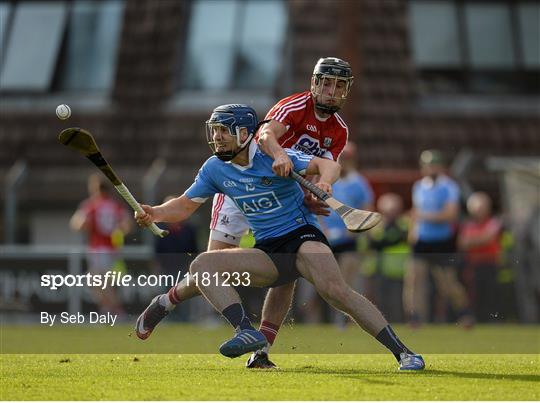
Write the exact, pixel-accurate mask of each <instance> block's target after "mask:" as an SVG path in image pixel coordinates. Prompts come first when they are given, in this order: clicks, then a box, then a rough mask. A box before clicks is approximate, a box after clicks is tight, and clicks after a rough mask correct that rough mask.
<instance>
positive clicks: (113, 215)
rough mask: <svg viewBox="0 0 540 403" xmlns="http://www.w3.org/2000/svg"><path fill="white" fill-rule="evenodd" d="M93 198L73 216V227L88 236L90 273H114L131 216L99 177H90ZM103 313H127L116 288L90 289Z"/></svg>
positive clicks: (89, 185)
mask: <svg viewBox="0 0 540 403" xmlns="http://www.w3.org/2000/svg"><path fill="white" fill-rule="evenodd" d="M88 193H89V195H90V197H89V198H88V199H86V200H84V201H83V202H82V203H81V204H80V205H79V208H78V209H77V211H75V213H74V214H73V216H72V217H71V221H70V225H71V228H72V229H74V230H76V231H84V232H85V233H86V235H87V244H88V249H87V263H88V271H89V272H90V273H92V274H100V275H103V274H105V273H106V272H107V271H114V268H115V265H116V263H117V261H118V260H120V259H121V258H120V256H119V250H120V249H121V247H122V246H123V243H124V235H125V234H127V233H128V232H129V231H130V230H131V217H130V215H129V214H128V212H127V210H126V209H125V208H124V206H123V205H122V204H121V203H120V202H119V201H117V200H115V199H113V198H112V197H111V195H110V188H109V184H108V182H106V181H105V180H104V178H102V177H101V175H100V174H93V175H90V177H89V178H88ZM91 290H92V293H93V295H94V298H95V299H96V303H97V305H98V307H99V310H100V312H103V313H106V312H110V313H113V314H119V315H123V314H124V309H123V307H122V304H121V302H120V300H119V298H118V296H117V294H116V290H115V289H114V287H105V288H104V289H101V287H93V288H91Z"/></svg>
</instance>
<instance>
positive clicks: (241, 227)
mask: <svg viewBox="0 0 540 403" xmlns="http://www.w3.org/2000/svg"><path fill="white" fill-rule="evenodd" d="M248 230H249V223H248V221H247V220H246V217H245V216H244V215H243V214H242V213H241V212H240V210H238V207H236V204H234V202H233V201H232V199H231V198H230V197H229V196H225V195H224V194H221V193H220V194H216V195H214V201H213V202H212V220H211V221H210V239H213V240H216V241H222V242H225V243H229V244H231V245H239V244H240V238H242V236H243V235H244V234H246V233H247V231H248Z"/></svg>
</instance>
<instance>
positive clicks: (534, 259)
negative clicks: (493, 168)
mask: <svg viewBox="0 0 540 403" xmlns="http://www.w3.org/2000/svg"><path fill="white" fill-rule="evenodd" d="M534 203H535V204H533V205H531V206H530V208H528V209H525V210H526V211H527V214H526V215H524V216H525V218H526V219H525V221H524V222H523V223H521V225H519V226H518V227H517V229H516V230H515V231H514V232H515V237H516V258H517V262H516V267H515V275H516V277H515V283H516V284H515V287H516V295H517V302H518V309H519V316H520V320H521V321H522V322H526V323H538V322H539V321H540V304H539V302H540V197H538V196H537V198H536V200H535V201H534Z"/></svg>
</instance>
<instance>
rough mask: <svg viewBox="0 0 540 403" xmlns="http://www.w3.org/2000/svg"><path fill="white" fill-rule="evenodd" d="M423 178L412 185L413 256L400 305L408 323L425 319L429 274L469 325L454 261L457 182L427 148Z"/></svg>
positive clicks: (455, 311) (463, 320)
mask: <svg viewBox="0 0 540 403" xmlns="http://www.w3.org/2000/svg"><path fill="white" fill-rule="evenodd" d="M420 167H421V172H422V178H421V179H420V180H418V181H417V182H415V184H414V185H413V190H412V196H413V210H412V224H413V225H412V226H411V231H410V233H409V240H410V242H411V243H412V244H413V251H414V253H413V257H412V259H411V260H410V264H409V265H408V267H407V271H406V275H405V279H404V280H405V281H404V288H403V307H404V309H405V314H406V316H407V318H408V320H409V322H410V324H411V325H413V326H418V325H419V324H420V323H422V322H424V321H426V320H427V319H428V307H429V303H428V300H429V286H428V275H429V274H431V275H432V277H433V280H434V282H435V286H436V289H437V291H438V292H439V294H440V297H442V298H443V299H444V300H445V301H446V300H449V301H450V302H451V306H452V308H453V311H454V313H455V314H456V315H458V317H459V318H460V322H461V323H462V324H463V325H464V326H470V325H472V316H471V315H470V313H469V311H468V298H467V294H466V292H465V288H464V287H463V285H462V284H461V283H460V282H459V280H458V277H457V270H456V267H455V257H456V231H455V226H456V223H457V220H458V216H459V188H458V186H457V184H456V183H455V182H454V181H453V180H452V179H450V178H449V177H448V176H446V175H445V174H444V168H445V167H444V164H443V160H442V155H441V154H440V152H439V151H436V150H426V151H424V152H422V154H421V156H420Z"/></svg>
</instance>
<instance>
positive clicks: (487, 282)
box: [458, 192, 502, 322]
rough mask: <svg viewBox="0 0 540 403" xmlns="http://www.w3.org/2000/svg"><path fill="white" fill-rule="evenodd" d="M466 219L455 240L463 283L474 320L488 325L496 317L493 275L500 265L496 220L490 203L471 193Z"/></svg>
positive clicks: (498, 224) (484, 194) (484, 196)
mask: <svg viewBox="0 0 540 403" xmlns="http://www.w3.org/2000/svg"><path fill="white" fill-rule="evenodd" d="M467 211H468V213H469V215H470V219H469V220H467V221H465V222H464V223H463V225H462V226H461V229H460V232H459V238H458V246H459V248H460V250H462V251H464V252H465V272H464V277H465V283H466V284H467V286H468V287H467V288H468V291H469V297H470V299H471V305H472V307H473V310H474V314H475V316H476V319H477V320H479V321H483V322H484V321H490V320H492V319H493V318H495V317H497V312H498V311H499V309H498V302H497V301H498V298H497V296H498V292H497V271H498V269H499V267H500V262H501V239H500V237H501V230H502V225H501V222H500V220H499V219H497V218H495V217H493V216H492V213H491V199H490V198H489V196H488V195H487V194H486V193H484V192H475V193H473V194H472V195H471V196H470V197H469V199H468V200H467Z"/></svg>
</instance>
